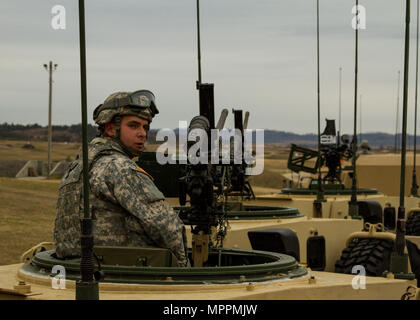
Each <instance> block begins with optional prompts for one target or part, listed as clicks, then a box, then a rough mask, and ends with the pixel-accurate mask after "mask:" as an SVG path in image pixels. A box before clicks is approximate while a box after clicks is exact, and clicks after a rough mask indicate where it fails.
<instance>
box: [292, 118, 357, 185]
mask: <svg viewBox="0 0 420 320" xmlns="http://www.w3.org/2000/svg"><path fill="white" fill-rule="evenodd" d="M326 121H327V125H326V127H325V130H324V132H323V133H322V134H321V148H320V153H318V152H317V151H314V150H311V149H308V148H304V147H300V146H297V145H295V144H292V146H291V150H290V154H289V160H288V163H287V167H288V168H289V169H290V170H292V171H293V172H301V171H303V172H308V173H312V174H314V173H316V172H317V170H318V169H319V168H320V167H322V166H323V165H325V166H326V167H327V168H328V173H327V174H326V175H325V176H324V177H323V178H322V181H323V182H324V183H329V184H341V172H342V167H341V161H342V160H343V159H345V160H349V159H350V158H351V157H352V155H353V152H352V150H351V147H350V140H349V137H348V136H347V135H343V136H342V137H341V142H340V137H339V136H338V139H337V135H336V130H335V120H328V119H326Z"/></svg>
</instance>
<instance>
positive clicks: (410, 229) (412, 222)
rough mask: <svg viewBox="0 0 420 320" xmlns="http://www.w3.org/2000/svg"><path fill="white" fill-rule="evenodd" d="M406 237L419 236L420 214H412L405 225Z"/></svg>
mask: <svg viewBox="0 0 420 320" xmlns="http://www.w3.org/2000/svg"><path fill="white" fill-rule="evenodd" d="M405 230H406V232H405V233H406V235H408V236H420V212H413V214H412V215H411V216H410V217H409V218H408V219H407V222H406V223H405Z"/></svg>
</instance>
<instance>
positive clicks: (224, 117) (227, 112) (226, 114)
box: [216, 109, 229, 130]
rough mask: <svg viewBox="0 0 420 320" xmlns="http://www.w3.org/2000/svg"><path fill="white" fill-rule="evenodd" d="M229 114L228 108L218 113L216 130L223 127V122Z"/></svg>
mask: <svg viewBox="0 0 420 320" xmlns="http://www.w3.org/2000/svg"><path fill="white" fill-rule="evenodd" d="M228 114H229V111H228V109H223V110H222V113H221V114H220V118H219V121H217V125H216V129H218V130H222V129H223V127H224V126H225V122H226V118H227V116H228Z"/></svg>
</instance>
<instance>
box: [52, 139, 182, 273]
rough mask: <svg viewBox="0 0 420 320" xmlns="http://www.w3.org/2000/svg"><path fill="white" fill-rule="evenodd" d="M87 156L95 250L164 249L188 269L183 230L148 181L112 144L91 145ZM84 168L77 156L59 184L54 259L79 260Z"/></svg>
mask: <svg viewBox="0 0 420 320" xmlns="http://www.w3.org/2000/svg"><path fill="white" fill-rule="evenodd" d="M88 157H89V168H90V171H89V173H90V175H89V183H90V200H89V202H90V206H91V208H90V210H91V212H92V216H93V218H94V219H95V220H94V229H93V233H94V242H95V245H106V246H147V247H163V248H168V249H170V250H171V251H172V253H173V254H174V255H175V256H176V258H177V259H178V265H179V266H187V264H188V259H187V257H186V252H185V245H186V237H185V228H184V225H183V223H182V221H181V220H180V218H179V217H178V215H177V214H176V213H175V212H174V210H173V209H172V208H171V207H170V206H169V205H168V203H167V202H166V201H165V200H164V199H165V198H164V196H163V194H162V193H161V192H160V191H159V190H158V189H157V188H156V186H155V185H154V183H153V182H152V180H151V179H150V178H149V176H148V175H147V174H146V173H144V171H143V172H142V170H141V169H140V168H139V167H138V166H137V165H136V163H135V162H134V161H132V160H131V159H130V158H129V157H128V155H127V154H126V153H125V152H124V151H123V149H122V148H121V146H120V145H119V144H118V143H116V142H115V141H112V140H108V139H104V138H95V139H94V140H92V141H91V143H90V145H89V155H88ZM82 167H83V166H82V157H81V155H80V156H78V158H77V159H76V160H75V161H74V162H72V163H71V165H70V167H69V170H68V171H67V173H66V174H65V176H64V178H63V180H62V182H61V185H60V194H59V198H58V202H57V215H56V219H55V225H54V239H55V241H56V254H57V256H58V257H70V256H80V234H81V231H80V230H81V227H80V219H81V218H82V217H83V191H82V187H83V182H82V180H83V179H82V178H83V175H82V172H83V169H82Z"/></svg>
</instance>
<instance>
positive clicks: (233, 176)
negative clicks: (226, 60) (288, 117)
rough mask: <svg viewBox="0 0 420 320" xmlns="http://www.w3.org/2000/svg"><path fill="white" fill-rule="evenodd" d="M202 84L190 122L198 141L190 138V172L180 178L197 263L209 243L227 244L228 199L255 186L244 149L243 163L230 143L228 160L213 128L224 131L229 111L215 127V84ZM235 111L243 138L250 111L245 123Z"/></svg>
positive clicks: (183, 216) (205, 256)
mask: <svg viewBox="0 0 420 320" xmlns="http://www.w3.org/2000/svg"><path fill="white" fill-rule="evenodd" d="M198 87H199V90H200V115H199V116H196V117H194V118H193V119H192V120H191V122H190V125H189V140H190V139H194V138H195V141H193V142H192V141H189V142H188V144H187V154H188V158H187V159H188V163H187V165H186V175H185V176H184V177H182V178H181V179H180V185H181V188H180V193H179V202H180V204H181V206H183V207H182V208H181V209H180V212H179V216H180V218H181V219H182V220H183V222H184V224H186V225H190V226H191V232H192V252H193V257H192V258H193V259H192V260H193V265H194V266H196V267H197V266H203V265H204V264H205V263H206V261H207V259H208V250H209V247H215V246H216V247H217V246H223V238H224V237H225V235H226V231H227V210H228V209H229V205H230V203H229V202H228V199H229V198H230V197H232V196H238V195H242V196H244V195H247V194H248V193H252V194H253V191H252V187H251V185H250V184H249V182H248V181H247V180H246V175H245V169H246V166H247V164H246V163H245V161H244V154H243V152H242V155H241V157H242V158H241V159H242V161H241V163H239V164H238V163H235V161H234V155H233V154H232V148H231V146H230V150H229V153H230V158H229V161H226V160H225V159H223V157H222V152H221V150H220V140H219V138H220V137H219V134H217V135H212V134H211V130H216V131H218V132H219V133H220V130H221V129H222V128H223V127H224V123H225V120H226V117H227V114H228V112H227V110H226V109H224V110H223V111H222V114H221V117H220V119H219V121H218V124H217V126H216V127H215V126H214V102H213V101H214V99H213V85H212V84H199V85H198ZM234 114H235V127H236V128H237V129H239V130H240V133H241V136H240V138H241V139H242V142H243V140H244V135H243V128H244V126H245V127H246V123H247V119H248V116H249V114H248V115H247V116H246V121H245V123H242V110H234ZM204 137H205V138H204ZM209 137H210V139H209ZM216 137H217V139H216ZM212 139H213V140H212ZM197 145H198V146H199V147H198V148H197ZM242 151H243V143H242ZM233 153H234V152H233ZM214 154H216V159H217V162H216V163H212V161H211V160H212V155H213V160H214V158H215V157H214ZM187 196H188V197H189V203H190V206H188V207H186V206H185V204H186V203H187ZM213 228H217V231H216V240H217V242H216V243H215V244H214V243H213V242H212V240H211V238H210V236H211V234H212V229H213Z"/></svg>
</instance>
